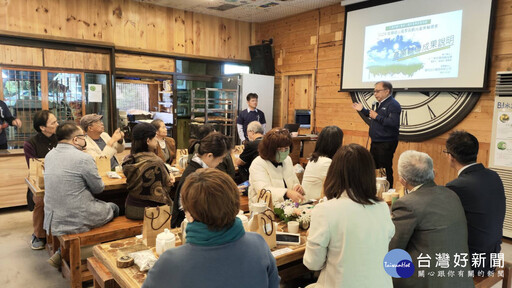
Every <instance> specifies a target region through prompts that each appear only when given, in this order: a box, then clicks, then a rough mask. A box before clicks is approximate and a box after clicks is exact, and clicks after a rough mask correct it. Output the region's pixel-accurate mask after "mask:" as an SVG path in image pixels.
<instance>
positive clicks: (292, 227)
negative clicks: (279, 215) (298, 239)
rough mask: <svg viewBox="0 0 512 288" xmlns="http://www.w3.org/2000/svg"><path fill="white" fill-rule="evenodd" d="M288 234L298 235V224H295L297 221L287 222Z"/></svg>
mask: <svg viewBox="0 0 512 288" xmlns="http://www.w3.org/2000/svg"><path fill="white" fill-rule="evenodd" d="M288 232H289V233H299V222H297V221H290V222H288Z"/></svg>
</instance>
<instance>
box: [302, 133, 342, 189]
mask: <svg viewBox="0 0 512 288" xmlns="http://www.w3.org/2000/svg"><path fill="white" fill-rule="evenodd" d="M342 143H343V131H341V129H340V128H339V127H338V126H327V127H325V128H324V129H322V132H320V135H319V136H318V140H317V141H316V145H315V152H313V154H311V158H309V162H308V165H307V166H306V171H304V176H303V177H302V187H303V188H304V192H306V196H305V198H306V199H318V198H321V197H322V196H323V195H322V190H323V186H324V180H325V176H327V170H329V166H331V161H332V160H331V159H332V157H333V156H334V154H336V151H338V149H339V148H340V147H341V144H342Z"/></svg>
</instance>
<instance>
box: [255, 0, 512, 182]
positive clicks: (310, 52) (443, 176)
mask: <svg viewBox="0 0 512 288" xmlns="http://www.w3.org/2000/svg"><path fill="white" fill-rule="evenodd" d="M497 1H498V7H497V15H496V17H495V19H494V21H495V29H494V31H493V37H494V43H493V50H492V62H491V69H490V70H489V79H490V81H489V89H490V90H491V92H490V93H485V94H483V95H482V96H481V98H480V100H479V102H478V103H477V105H476V106H475V108H474V109H473V111H472V112H471V113H470V114H469V115H468V116H467V117H466V119H464V120H463V121H462V122H461V123H460V124H459V125H457V126H456V127H455V129H464V130H467V131H469V132H470V133H472V134H474V135H475V136H476V137H477V138H478V139H479V141H480V153H479V155H478V161H480V162H482V163H484V165H487V164H488V159H489V144H490V140H491V130H492V123H491V121H492V113H493V104H494V85H495V79H496V72H497V71H511V70H512V0H497ZM344 13H345V11H344V7H341V6H340V5H333V6H329V7H325V8H321V9H317V10H314V11H310V12H306V13H303V14H300V15H296V16H293V17H289V18H285V19H280V20H276V21H272V22H266V23H262V24H258V25H256V27H255V31H256V32H255V33H256V35H255V37H256V41H257V42H259V41H261V40H262V39H268V38H273V39H274V49H275V65H276V88H275V93H276V94H275V98H274V99H275V101H274V105H275V106H274V107H281V105H285V103H282V100H283V97H282V90H283V87H281V86H282V85H284V84H285V83H281V76H282V75H285V74H288V73H298V72H299V71H302V70H311V69H314V70H315V72H316V77H315V79H316V80H315V91H314V93H315V95H314V97H315V101H314V102H315V112H316V113H315V115H316V117H315V119H314V120H312V121H313V123H312V125H315V126H316V130H317V131H320V130H321V129H322V127H325V126H327V125H337V126H339V127H340V128H341V129H343V132H344V135H345V137H344V143H345V144H347V143H359V144H361V145H363V146H365V145H367V139H368V126H367V125H366V124H365V123H364V121H363V120H362V119H361V118H360V117H359V115H358V114H357V113H356V111H355V110H353V109H352V107H351V106H350V104H351V102H352V101H351V98H350V95H349V94H348V93H345V92H338V90H339V84H340V79H341V52H342V49H343V27H344V20H345V15H344ZM284 90H286V89H284ZM282 114H283V113H282V109H279V108H278V109H274V115H275V116H274V122H273V124H274V126H282V125H283V124H284V123H283V122H284V121H283V120H282V117H283V115H282ZM448 134H449V133H445V134H443V135H440V136H438V137H436V138H433V139H430V140H428V141H424V142H421V143H413V142H400V143H399V146H398V149H397V152H396V154H395V158H394V164H395V165H394V167H396V163H397V161H398V156H399V155H400V153H402V152H403V151H405V150H408V149H414V150H419V151H423V152H426V153H428V154H429V155H430V156H431V157H432V158H433V159H434V166H435V170H436V181H437V183H438V184H445V183H447V182H448V181H450V180H451V179H453V178H455V177H456V176H457V172H456V171H454V169H452V168H450V166H449V162H448V159H447V158H446V156H445V155H444V154H443V153H442V149H443V148H444V143H445V141H446V139H447V137H448ZM395 179H398V177H397V174H396V169H395Z"/></svg>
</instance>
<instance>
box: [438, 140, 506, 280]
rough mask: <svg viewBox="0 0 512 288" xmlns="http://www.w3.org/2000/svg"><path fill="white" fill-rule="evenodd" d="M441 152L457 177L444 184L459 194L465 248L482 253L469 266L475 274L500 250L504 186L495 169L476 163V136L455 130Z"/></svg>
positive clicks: (485, 269)
mask: <svg viewBox="0 0 512 288" xmlns="http://www.w3.org/2000/svg"><path fill="white" fill-rule="evenodd" d="M445 153H447V154H448V158H449V159H450V164H451V166H452V167H453V168H455V169H456V170H457V171H458V175H459V177H458V178H456V179H454V180H453V181H451V182H449V183H448V184H446V187H448V188H450V189H451V190H453V191H454V192H455V193H456V194H457V196H459V198H460V201H461V202H462V207H464V212H465V213H466V220H467V225H468V248H469V253H470V258H472V255H473V254H480V255H481V254H484V255H483V257H481V258H482V260H483V263H482V265H481V266H480V267H474V266H473V267H472V268H473V270H474V271H475V275H478V272H479V271H483V273H485V275H487V272H488V271H492V270H494V268H491V265H490V264H491V261H490V259H491V255H490V254H491V253H500V251H501V238H502V236H503V221H504V219H505V190H504V188H503V182H502V181H501V178H500V176H499V175H498V173H496V172H494V171H492V170H490V169H486V168H485V167H484V165H482V164H481V163H476V156H477V155H478V139H476V137H475V136H473V135H471V134H470V133H468V132H465V131H455V132H453V133H452V134H450V136H449V137H448V140H447V141H446V150H445ZM484 257H485V258H484Z"/></svg>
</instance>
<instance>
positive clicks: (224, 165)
mask: <svg viewBox="0 0 512 288" xmlns="http://www.w3.org/2000/svg"><path fill="white" fill-rule="evenodd" d="M212 132H216V131H215V129H214V128H213V126H212V125H209V124H205V125H202V126H200V127H199V129H198V130H197V132H196V134H195V135H193V136H192V137H191V138H192V139H191V144H190V146H189V148H188V161H189V162H190V160H191V159H192V157H194V153H193V152H191V151H192V150H193V151H198V149H197V146H198V145H199V142H200V141H201V139H203V138H204V137H206V135H208V134H210V133H212ZM197 140H199V142H197ZM228 141H229V140H228ZM228 146H229V147H231V144H229V145H228ZM230 149H231V148H230ZM217 169H219V170H220V171H223V172H225V173H226V174H228V175H229V177H231V179H235V165H234V164H233V158H231V153H227V154H226V156H225V157H224V159H222V162H220V164H219V165H218V166H217Z"/></svg>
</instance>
